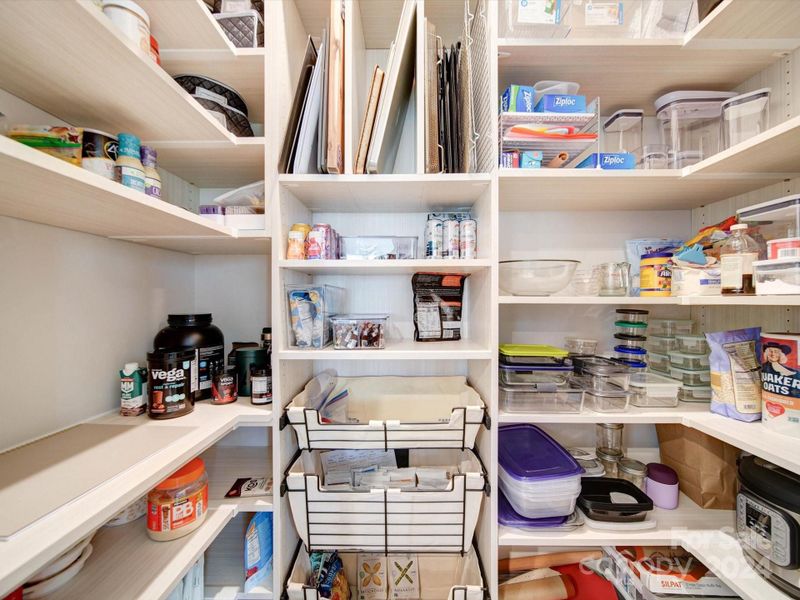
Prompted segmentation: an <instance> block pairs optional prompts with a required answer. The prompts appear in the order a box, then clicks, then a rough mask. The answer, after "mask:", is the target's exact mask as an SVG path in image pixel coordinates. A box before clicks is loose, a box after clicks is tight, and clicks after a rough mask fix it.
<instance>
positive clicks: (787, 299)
mask: <svg viewBox="0 0 800 600" xmlns="http://www.w3.org/2000/svg"><path fill="white" fill-rule="evenodd" d="M498 302H499V303H500V304H501V305H504V304H509V305H522V306H525V305H528V306H561V305H601V304H602V305H612V306H652V305H667V306H800V296H664V297H652V298H650V297H640V296H508V295H501V296H499V297H498Z"/></svg>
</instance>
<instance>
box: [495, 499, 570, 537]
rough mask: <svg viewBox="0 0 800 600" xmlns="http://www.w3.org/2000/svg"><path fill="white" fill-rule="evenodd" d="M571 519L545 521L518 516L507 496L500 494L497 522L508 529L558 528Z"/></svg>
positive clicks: (559, 518)
mask: <svg viewBox="0 0 800 600" xmlns="http://www.w3.org/2000/svg"><path fill="white" fill-rule="evenodd" d="M568 518H569V517H547V518H544V519H526V518H525V517H523V516H521V515H519V514H517V513H516V512H515V511H514V509H513V508H512V506H511V503H510V502H509V501H508V500H507V499H506V495H505V494H504V493H503V492H500V497H499V498H498V500H497V522H498V523H500V525H507V526H508V527H523V528H540V527H558V526H560V525H563V524H564V523H566V522H567V519H568Z"/></svg>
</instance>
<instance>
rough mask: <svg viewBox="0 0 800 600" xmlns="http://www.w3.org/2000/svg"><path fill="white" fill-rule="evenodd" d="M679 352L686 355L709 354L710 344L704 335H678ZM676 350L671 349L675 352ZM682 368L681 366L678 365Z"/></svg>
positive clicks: (676, 337) (676, 338)
mask: <svg viewBox="0 0 800 600" xmlns="http://www.w3.org/2000/svg"><path fill="white" fill-rule="evenodd" d="M675 340H676V341H677V342H678V347H677V350H678V351H680V352H683V353H685V354H708V352H709V350H708V342H706V336H704V335H702V334H689V335H676V336H675ZM674 349H675V348H671V350H674ZM678 366H680V365H678Z"/></svg>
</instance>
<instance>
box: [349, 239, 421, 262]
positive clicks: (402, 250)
mask: <svg viewBox="0 0 800 600" xmlns="http://www.w3.org/2000/svg"><path fill="white" fill-rule="evenodd" d="M418 245H419V238H418V237H411V236H407V237H398V236H391V235H385V236H381V235H364V236H342V237H341V238H339V258H342V259H344V260H395V259H396V260H414V259H416V258H417V247H418Z"/></svg>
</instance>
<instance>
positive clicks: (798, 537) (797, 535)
mask: <svg viewBox="0 0 800 600" xmlns="http://www.w3.org/2000/svg"><path fill="white" fill-rule="evenodd" d="M739 484H740V487H739V495H738V496H737V498H736V531H737V532H738V534H739V543H740V544H741V545H742V549H743V550H744V554H745V558H746V559H747V562H749V563H750V564H751V565H752V566H753V567H754V568H755V569H756V571H757V572H758V573H759V574H760V575H761V576H762V577H764V579H766V580H767V581H769V582H770V583H771V584H772V585H774V586H775V587H777V588H778V589H780V590H781V591H782V592H784V593H785V594H788V595H789V596H790V597H792V598H798V599H800V475H796V474H794V473H791V472H789V471H787V470H785V469H782V468H780V467H778V466H776V465H773V464H772V463H770V462H767V461H765V460H763V459H761V458H757V457H755V456H747V457H745V458H743V459H742V460H741V462H740V463H739Z"/></svg>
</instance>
